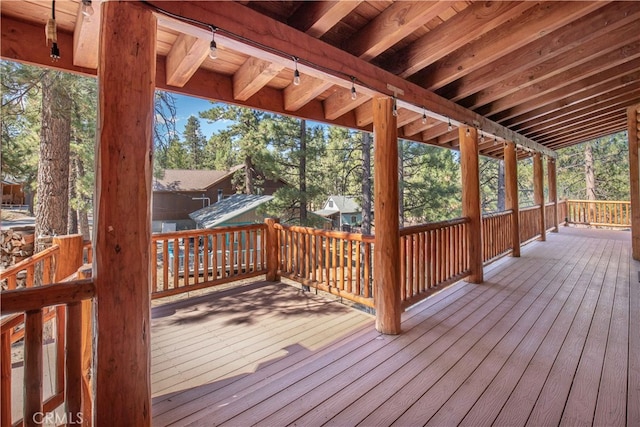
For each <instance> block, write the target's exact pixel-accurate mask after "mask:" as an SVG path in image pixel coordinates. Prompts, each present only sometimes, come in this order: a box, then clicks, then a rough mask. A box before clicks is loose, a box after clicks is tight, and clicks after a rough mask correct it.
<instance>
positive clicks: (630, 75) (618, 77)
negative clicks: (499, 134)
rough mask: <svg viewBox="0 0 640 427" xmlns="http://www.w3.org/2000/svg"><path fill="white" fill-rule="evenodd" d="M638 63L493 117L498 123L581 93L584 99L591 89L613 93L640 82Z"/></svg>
mask: <svg viewBox="0 0 640 427" xmlns="http://www.w3.org/2000/svg"><path fill="white" fill-rule="evenodd" d="M637 62H638V60H635V61H631V62H627V63H625V64H623V65H621V66H619V67H615V68H612V69H609V70H607V71H605V72H603V73H600V74H597V75H595V76H591V77H589V78H587V79H584V80H581V81H579V82H575V83H572V84H570V85H569V86H565V87H563V88H560V89H557V90H554V91H552V92H549V93H546V94H544V95H542V96H539V97H537V98H534V99H531V100H529V101H527V102H523V103H521V104H519V105H516V106H514V107H511V108H508V109H506V110H504V111H501V112H499V113H498V114H495V115H493V117H494V119H495V120H498V121H502V120H507V119H511V118H513V117H516V116H519V115H521V114H524V113H527V112H529V111H531V110H533V109H536V108H538V107H542V106H544V105H547V104H549V103H552V102H555V101H558V100H561V99H565V98H568V97H571V96H572V95H577V94H580V93H581V95H580V96H581V97H583V98H584V96H585V94H584V92H586V91H588V90H589V89H590V88H596V87H599V88H608V91H611V90H615V89H617V88H619V87H622V86H628V85H630V84H633V83H634V82H636V81H638V80H640V71H638V70H639V69H640V68H638V64H637ZM603 82H609V83H610V84H609V85H603V84H602V83H603ZM600 93H602V92H600ZM600 93H597V94H595V95H594V96H597V95H599V94H600Z"/></svg>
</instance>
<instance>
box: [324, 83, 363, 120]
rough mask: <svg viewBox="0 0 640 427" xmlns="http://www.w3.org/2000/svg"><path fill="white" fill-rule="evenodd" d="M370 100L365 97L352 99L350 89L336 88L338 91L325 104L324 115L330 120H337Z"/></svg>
mask: <svg viewBox="0 0 640 427" xmlns="http://www.w3.org/2000/svg"><path fill="white" fill-rule="evenodd" d="M369 100H370V98H368V97H366V96H363V95H360V96H358V97H357V98H356V99H351V91H350V90H349V89H345V88H336V91H335V92H334V93H333V94H332V95H331V96H329V97H328V98H327V99H325V100H324V102H323V104H324V115H325V117H326V118H327V119H328V120H335V119H337V118H338V117H340V116H342V115H343V114H346V113H348V112H349V111H351V110H354V109H355V108H356V107H358V106H359V105H362V104H364V103H365V102H367V101H369Z"/></svg>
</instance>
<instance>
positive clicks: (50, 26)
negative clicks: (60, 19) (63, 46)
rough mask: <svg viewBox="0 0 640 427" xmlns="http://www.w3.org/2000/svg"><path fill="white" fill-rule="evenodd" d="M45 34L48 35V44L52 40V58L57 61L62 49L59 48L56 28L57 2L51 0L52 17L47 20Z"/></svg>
mask: <svg viewBox="0 0 640 427" xmlns="http://www.w3.org/2000/svg"><path fill="white" fill-rule="evenodd" d="M44 32H45V35H46V36H47V45H48V44H49V42H51V54H50V56H51V59H52V60H53V61H57V60H58V59H60V49H59V48H58V32H57V28H56V2H55V0H52V1H51V18H49V19H48V20H47V24H46V25H45V27H44Z"/></svg>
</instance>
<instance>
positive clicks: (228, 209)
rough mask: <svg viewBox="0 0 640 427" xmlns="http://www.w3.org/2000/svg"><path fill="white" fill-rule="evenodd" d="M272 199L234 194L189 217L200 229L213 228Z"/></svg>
mask: <svg viewBox="0 0 640 427" xmlns="http://www.w3.org/2000/svg"><path fill="white" fill-rule="evenodd" d="M271 199H273V196H258V195H255V194H234V195H233V196H231V197H228V198H226V199H223V200H221V201H219V202H217V203H214V204H212V205H210V206H207V207H206V208H202V209H198V210H197V211H195V212H191V213H190V214H189V217H190V218H191V219H192V220H194V221H195V222H196V223H198V224H199V225H200V227H203V228H213V227H216V226H218V225H220V224H223V223H225V222H227V221H230V220H231V219H233V218H235V217H237V216H240V215H242V214H243V213H245V212H248V211H250V210H252V209H255V208H257V207H258V206H260V205H262V204H263V203H266V202H268V201H269V200H271Z"/></svg>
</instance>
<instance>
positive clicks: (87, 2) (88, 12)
mask: <svg viewBox="0 0 640 427" xmlns="http://www.w3.org/2000/svg"><path fill="white" fill-rule="evenodd" d="M81 10H82V14H83V15H84V16H86V17H87V18H89V17H90V16H93V13H94V10H93V6H92V5H91V0H82V9H81Z"/></svg>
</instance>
